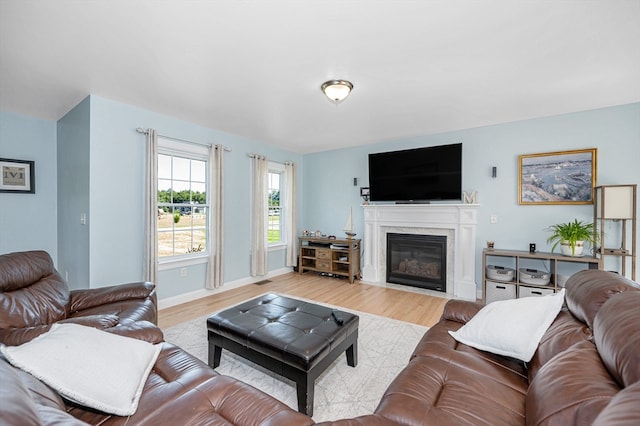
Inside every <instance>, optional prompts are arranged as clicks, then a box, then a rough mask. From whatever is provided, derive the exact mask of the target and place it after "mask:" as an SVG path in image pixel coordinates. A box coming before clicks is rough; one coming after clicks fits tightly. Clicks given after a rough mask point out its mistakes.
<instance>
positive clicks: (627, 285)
mask: <svg viewBox="0 0 640 426" xmlns="http://www.w3.org/2000/svg"><path fill="white" fill-rule="evenodd" d="M566 289H567V294H566V300H567V307H568V308H569V311H571V313H572V314H573V315H574V316H575V317H576V318H577V319H579V320H580V321H582V322H584V323H586V324H587V325H588V326H589V327H593V320H594V318H595V316H596V314H597V313H598V311H599V310H600V308H601V307H602V305H603V304H604V303H605V302H606V301H607V300H609V298H610V297H611V296H614V295H616V294H618V293H622V292H625V291H640V288H638V286H637V284H636V283H634V282H633V281H630V280H628V279H626V278H624V277H622V276H620V275H618V274H615V273H613V272H607V271H600V270H593V269H588V270H585V271H580V272H577V273H575V274H573V275H572V276H571V278H569V279H568V280H567V284H566Z"/></svg>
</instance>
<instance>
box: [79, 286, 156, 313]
mask: <svg viewBox="0 0 640 426" xmlns="http://www.w3.org/2000/svg"><path fill="white" fill-rule="evenodd" d="M155 287H156V286H155V284H153V283H150V282H136V283H129V284H119V285H112V286H109V287H101V288H92V289H86V290H73V291H71V307H70V310H71V313H75V312H78V311H82V310H85V309H89V308H93V307H96V306H100V305H106V304H109V303H116V302H121V301H123V300H130V299H146V298H147V297H149V296H151V294H152V293H153V291H154V289H155Z"/></svg>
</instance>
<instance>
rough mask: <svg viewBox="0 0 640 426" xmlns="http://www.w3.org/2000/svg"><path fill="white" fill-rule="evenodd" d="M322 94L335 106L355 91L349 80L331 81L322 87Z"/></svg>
mask: <svg viewBox="0 0 640 426" xmlns="http://www.w3.org/2000/svg"><path fill="white" fill-rule="evenodd" d="M320 88H321V89H322V93H324V94H325V96H326V97H327V98H329V100H330V101H331V102H333V103H334V104H336V105H337V104H339V103H340V102H342V101H344V100H345V99H346V98H347V96H349V93H351V91H352V90H353V84H352V83H351V82H350V81H347V80H329V81H325V82H324V83H322V86H320Z"/></svg>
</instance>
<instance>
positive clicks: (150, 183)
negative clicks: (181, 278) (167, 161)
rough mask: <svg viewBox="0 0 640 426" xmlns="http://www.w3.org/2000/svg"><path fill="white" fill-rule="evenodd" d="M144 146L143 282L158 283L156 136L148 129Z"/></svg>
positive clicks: (153, 131) (152, 130)
mask: <svg viewBox="0 0 640 426" xmlns="http://www.w3.org/2000/svg"><path fill="white" fill-rule="evenodd" d="M146 135H147V137H146V141H145V142H146V146H145V190H144V265H143V272H142V273H143V278H142V279H143V280H145V281H150V282H152V283H157V282H158V240H157V234H158V136H157V134H156V131H155V130H154V129H148V130H147V133H146Z"/></svg>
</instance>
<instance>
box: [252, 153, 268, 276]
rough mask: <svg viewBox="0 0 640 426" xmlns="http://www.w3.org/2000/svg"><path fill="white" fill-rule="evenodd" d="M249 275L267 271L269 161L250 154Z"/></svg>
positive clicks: (262, 273) (261, 273)
mask: <svg viewBox="0 0 640 426" xmlns="http://www.w3.org/2000/svg"><path fill="white" fill-rule="evenodd" d="M251 174H252V180H253V183H252V190H251V276H253V277H255V276H258V275H265V274H266V273H267V210H268V208H269V206H268V201H267V179H268V177H269V162H268V161H267V159H266V158H265V157H263V156H260V155H252V156H251Z"/></svg>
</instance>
